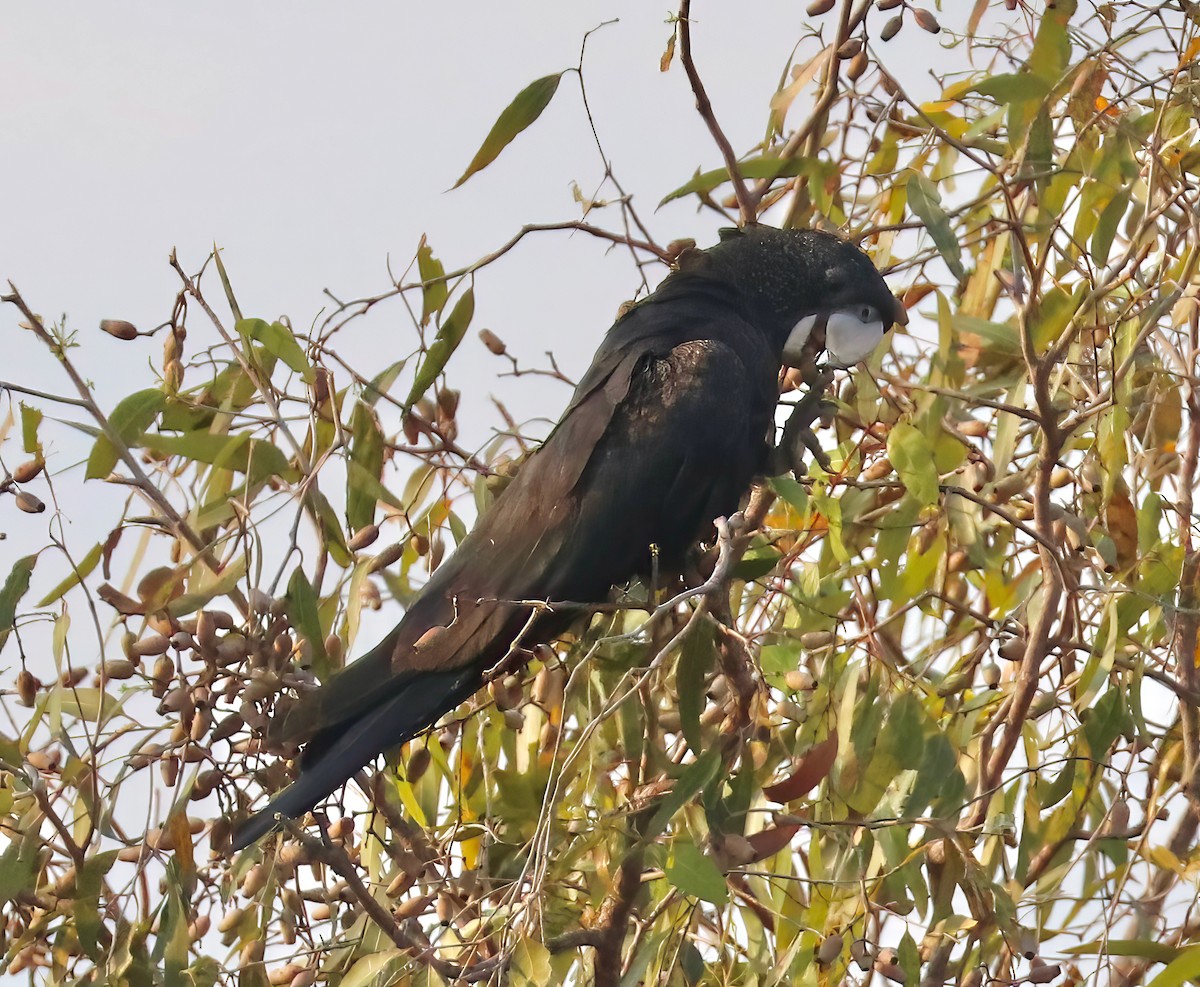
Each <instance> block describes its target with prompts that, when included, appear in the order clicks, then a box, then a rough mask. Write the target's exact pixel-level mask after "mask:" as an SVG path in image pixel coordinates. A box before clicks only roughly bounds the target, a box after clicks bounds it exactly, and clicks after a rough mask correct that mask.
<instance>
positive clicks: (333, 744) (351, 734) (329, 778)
mask: <svg viewBox="0 0 1200 987" xmlns="http://www.w3.org/2000/svg"><path fill="white" fill-rule="evenodd" d="M480 675H481V670H480V668H479V667H478V666H476V665H470V666H467V667H465V668H459V669H454V670H451V671H446V672H425V673H421V674H418V675H415V676H414V677H413V678H412V679H410V680H409V681H408V682H407V683H406V684H405V687H404V688H403V689H401V690H400V691H399V692H397V693H395V694H394V695H391V696H386V695H385V696H384V697H383V701H382V702H381V703H380V704H379V705H378V706H376V707H375V708H374V709H372V710H371V711H370V712H368V713H367V714H366V715H365V716H363V717H362V718H361V719H360V720H358V721H357V722H347V723H343V724H337V725H335V726H334V727H331V728H326V731H328V732H327V733H326V731H322V734H323V735H324V736H328V737H330V738H331V739H330V741H329V743H328V746H327V747H326V748H325V750H324V751H323V752H322V753H321V755H320V756H319V757H318V758H316V759H315V760H314V761H313V762H312V763H303V764H302V768H301V772H300V777H299V778H297V779H296V780H295V782H293V783H292V784H291V785H290V786H289V787H288V788H286V789H284V790H283V791H282V792H281V793H280V794H279V795H277V796H276V797H275V798H273V799H272V800H271V801H270V802H268V803H267V805H266V807H265V808H263V809H261V810H260V811H258V812H256V813H255V814H254V815H253V816H251V817H250V818H249V819H247V820H246V821H245V822H244V823H242V824H241V825H239V826H238V827H237V828H236V829H235V830H234V834H233V849H234V851H235V852H237V851H239V850H244V849H245V848H246V847H248V846H249V845H250V844H251V843H254V842H256V841H257V840H259V839H261V838H262V837H263V836H265V835H266V834H267V833H269V832H270V831H271V830H273V829H274V828H275V827H276V826H277V825H278V820H277V818H276V817H277V816H286V817H287V818H289V819H294V818H296V817H297V816H300V815H302V814H303V813H305V812H307V811H308V810H309V809H311V808H312V807H313V806H314V805H316V804H317V803H318V802H319V801H320V800H321V799H323V798H324V797H325V796H326V795H328V794H330V792H333V791H335V790H336V789H337V788H339V787H340V786H342V785H344V784H345V783H346V782H347V781H349V780H350V779H351V778H352V777H353V776H354V774H355V773H356V772H357V771H358V770H359V769H360V768H361V767H362V766H363V765H364V764H366V763H367V762H369V761H370V760H371V759H372V758H374V757H376V756H377V755H379V754H380V753H382V752H383V751H385V750H387V749H389V748H391V747H395V746H397V745H398V744H402V743H403V742H404V741H406V740H408V739H409V738H410V737H412V736H413V735H415V734H417V733H419V732H420V731H422V730H424V729H425V728H426V727H429V726H432V725H433V724H434V723H435V722H437V719H438V717H440V716H441V715H442V714H443V713H446V712H448V711H449V710H451V709H453V708H454V707H455V706H457V705H458V704H459V703H460V702H462V701H463V700H464V699H466V698H467V697H468V696H470V695H471V694H472V693H473V692H475V690H476V689H478V688H479V682H480Z"/></svg>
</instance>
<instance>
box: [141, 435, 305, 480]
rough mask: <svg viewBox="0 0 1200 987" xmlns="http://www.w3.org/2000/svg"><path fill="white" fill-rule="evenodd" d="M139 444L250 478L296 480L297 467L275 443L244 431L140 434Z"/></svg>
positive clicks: (155, 450)
mask: <svg viewBox="0 0 1200 987" xmlns="http://www.w3.org/2000/svg"><path fill="white" fill-rule="evenodd" d="M139 444H140V445H142V446H144V447H145V448H147V449H150V450H152V451H154V452H159V453H163V454H164V455H168V456H183V457H184V458H185V459H190V460H191V461H192V462H194V463H207V464H208V465H210V466H213V467H216V468H217V469H227V470H236V471H237V472H239V473H245V474H246V475H247V476H248V477H249V478H251V479H255V480H264V479H266V478H267V477H269V476H280V477H283V478H284V479H295V477H296V470H295V469H293V468H292V466H291V465H290V464H289V463H288V458H287V456H285V455H284V454H283V451H282V450H281V449H279V448H278V447H277V446H274V445H272V444H271V443H270V442H267V441H266V440H265V439H252V438H250V436H248V435H246V434H245V433H244V432H242V433H239V434H237V435H215V434H213V433H212V432H204V431H201V432H187V433H185V434H183V435H143V436H142V439H141V442H140V443H139Z"/></svg>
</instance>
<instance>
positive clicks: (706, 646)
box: [675, 621, 717, 756]
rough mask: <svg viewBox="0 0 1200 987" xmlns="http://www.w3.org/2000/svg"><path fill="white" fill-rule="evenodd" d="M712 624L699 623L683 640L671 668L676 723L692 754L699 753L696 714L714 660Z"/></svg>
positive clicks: (700, 738) (701, 747) (701, 709)
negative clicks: (677, 713) (673, 682)
mask: <svg viewBox="0 0 1200 987" xmlns="http://www.w3.org/2000/svg"><path fill="white" fill-rule="evenodd" d="M716 657H717V652H716V647H715V642H714V640H713V629H712V625H711V624H709V623H708V621H702V622H701V623H700V625H699V626H698V627H694V628H692V632H691V633H690V634H688V636H687V637H685V638H684V639H683V645H682V647H681V648H680V649H679V664H678V665H677V666H676V668H675V691H676V693H677V694H678V696H679V723H680V729H681V730H682V731H683V736H684V739H685V740H687V743H688V747H690V748H691V749H692V753H694V754H696V755H697V756H699V755H700V754H702V753H703V750H704V744H703V735H702V734H701V732H700V714H701V713H703V712H704V706H705V702H706V698H705V694H704V679H705V677H706V676H707V675H708V673H709V670H710V669H711V668H712V667H713V663H714V662H715V661H716Z"/></svg>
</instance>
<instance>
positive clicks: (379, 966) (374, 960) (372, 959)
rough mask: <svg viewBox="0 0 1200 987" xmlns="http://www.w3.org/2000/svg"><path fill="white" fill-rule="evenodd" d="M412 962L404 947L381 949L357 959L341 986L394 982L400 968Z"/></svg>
mask: <svg viewBox="0 0 1200 987" xmlns="http://www.w3.org/2000/svg"><path fill="white" fill-rule="evenodd" d="M409 962H410V960H409V958H408V954H407V953H405V952H404V950H402V949H381V950H380V951H379V952H377V953H369V954H368V955H366V956H364V957H362V958H361V959H359V960H357V961H356V962H355V964H354V966H352V967H350V969H349V970H348V971H347V972H346V975H345V976H344V977H342V979H341V983H340V985H339V987H371V985H375V984H390V983H393V982H394V979H393V978H395V977H396V976H398V975H399V973H400V970H401V969H402V968H403V967H404V966H406V965H407V964H408V963H409Z"/></svg>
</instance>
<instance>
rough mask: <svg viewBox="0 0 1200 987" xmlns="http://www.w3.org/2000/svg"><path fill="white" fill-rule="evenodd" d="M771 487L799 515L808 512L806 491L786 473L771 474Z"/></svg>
mask: <svg viewBox="0 0 1200 987" xmlns="http://www.w3.org/2000/svg"><path fill="white" fill-rule="evenodd" d="M770 483H771V489H772V490H774V491H775V492H776V493H777V494H779V496H780V497H782V498H783V499H784V500H785V501H787V503H788V504H789V505H791V507H793V508H795V510H796V512H797V513H799V514H800V516H801V517H803V516H804V515H806V514H807V513H808V491H807V490H805V489H804V487H803V486H801V484H799V483H797V482H796V480H795V479H793V478H792V477H791V476H789V475H788V474H786V473H784V474H783V475H782V476H773V477H771V480H770Z"/></svg>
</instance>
